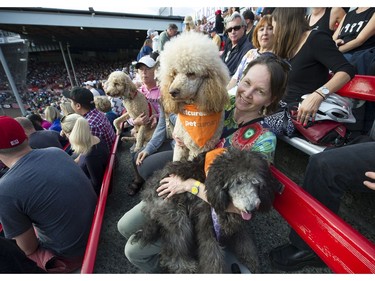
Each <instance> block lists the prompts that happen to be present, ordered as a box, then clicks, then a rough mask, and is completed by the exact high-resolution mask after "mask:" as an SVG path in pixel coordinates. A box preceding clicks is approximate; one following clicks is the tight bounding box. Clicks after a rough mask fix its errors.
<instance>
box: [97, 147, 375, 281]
mask: <svg viewBox="0 0 375 281" xmlns="http://www.w3.org/2000/svg"><path fill="white" fill-rule="evenodd" d="M129 148H130V144H128V143H120V144H119V147H118V153H117V158H116V168H115V171H114V178H113V181H112V182H113V186H112V187H113V189H112V193H111V194H110V195H109V196H108V200H107V208H106V213H105V216H104V221H103V226H102V233H101V237H100V243H99V250H98V254H97V260H96V264H95V273H143V272H141V271H139V270H138V269H137V268H136V267H134V266H133V265H132V264H130V263H129V262H128V260H127V259H126V257H125V256H124V245H125V242H126V240H125V238H124V237H122V236H121V235H120V234H119V232H118V231H117V221H118V220H119V219H120V218H121V217H122V215H123V214H124V213H125V212H126V211H128V210H129V209H131V208H132V207H133V206H134V205H135V204H137V203H138V202H139V200H140V199H139V195H136V196H135V197H130V196H128V195H127V193H126V191H125V189H126V186H127V185H128V184H129V183H130V182H131V181H132V179H133V170H132V169H133V168H132V166H131V162H130V153H129ZM307 161H308V157H307V155H305V154H304V153H302V152H300V151H298V150H296V149H294V148H292V147H290V146H289V145H287V144H285V143H283V142H282V141H279V143H278V150H277V154H276V157H275V165H276V166H277V167H278V168H279V169H280V170H281V171H283V172H284V173H286V174H287V175H288V176H289V177H290V178H291V179H293V180H294V181H295V182H297V183H299V184H300V183H301V181H302V178H303V174H304V170H305V167H306V164H307ZM374 199H375V194H374V193H372V194H371V196H369V195H368V194H367V195H363V194H348V195H346V196H345V198H344V199H343V203H342V207H341V209H340V216H341V217H342V218H344V220H346V221H347V222H348V223H349V224H351V225H353V226H355V228H356V229H357V230H359V231H360V232H361V233H363V234H364V235H365V236H366V237H367V238H368V239H370V240H371V241H372V242H374V243H375V227H374V221H375V209H374V208H373V207H372V206H373V202H374ZM249 233H250V235H252V236H253V237H254V239H255V243H256V245H257V246H258V252H259V255H260V261H261V272H262V273H280V274H281V273H285V272H283V271H277V270H275V269H273V268H272V267H271V265H270V261H269V258H268V253H269V251H270V250H271V249H272V248H274V247H276V246H279V245H282V244H284V243H286V242H287V241H288V233H289V226H288V224H287V223H286V222H285V220H284V219H283V218H282V217H281V216H280V215H279V213H278V212H277V211H275V210H272V211H271V212H269V213H267V214H257V215H256V216H254V218H253V219H252V220H251V222H250V223H249ZM294 273H332V272H331V270H330V269H329V268H327V267H324V268H312V267H306V268H304V269H302V270H299V271H296V272H294Z"/></svg>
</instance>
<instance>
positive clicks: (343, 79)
mask: <svg viewBox="0 0 375 281" xmlns="http://www.w3.org/2000/svg"><path fill="white" fill-rule="evenodd" d="M350 79H351V77H350V76H349V74H347V73H346V72H342V71H340V72H337V73H335V74H334V75H333V77H332V78H331V79H330V80H329V81H328V82H327V83H325V84H324V85H323V86H324V87H326V88H328V89H329V91H330V93H334V92H336V91H337V90H339V89H341V88H342V87H343V86H344V85H345V84H346V83H347V82H349V81H350ZM323 86H322V87H323ZM317 90H318V89H317ZM322 101H323V97H322V96H321V95H320V94H318V93H316V92H313V93H312V94H311V95H309V96H308V97H307V98H305V99H304V100H303V102H302V103H301V105H300V106H299V108H298V114H297V121H298V122H301V123H302V124H303V125H304V126H305V125H307V123H308V121H309V118H310V117H312V118H315V115H316V113H317V112H318V109H319V106H320V104H321V103H322Z"/></svg>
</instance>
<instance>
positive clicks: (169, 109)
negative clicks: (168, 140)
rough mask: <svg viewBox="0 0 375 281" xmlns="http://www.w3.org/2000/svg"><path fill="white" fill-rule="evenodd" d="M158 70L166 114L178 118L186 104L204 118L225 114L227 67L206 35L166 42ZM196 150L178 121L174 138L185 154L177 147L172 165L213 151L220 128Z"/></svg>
mask: <svg viewBox="0 0 375 281" xmlns="http://www.w3.org/2000/svg"><path fill="white" fill-rule="evenodd" d="M159 60H160V67H159V69H158V71H157V77H158V80H159V81H160V90H161V100H162V103H163V106H164V110H165V112H166V113H167V114H168V113H175V114H181V113H182V112H183V110H184V106H185V105H186V104H195V105H196V106H197V109H198V110H199V111H200V112H204V113H207V114H210V113H217V112H224V108H225V105H226V104H227V103H228V102H229V97H228V92H227V90H226V86H227V84H228V82H229V72H228V68H227V66H226V65H225V64H224V62H223V61H222V60H221V58H220V56H219V52H218V49H217V46H216V45H215V44H214V43H213V42H212V40H211V39H210V38H208V36H207V35H203V34H201V33H197V32H184V33H182V34H181V35H179V36H177V37H176V38H172V39H171V41H169V42H167V43H166V45H165V48H164V50H163V52H161V54H160V56H159ZM223 119H224V114H223V116H222V120H221V124H220V125H219V128H217V131H216V132H217V133H216V134H215V135H214V136H213V137H212V138H211V139H210V140H209V141H208V142H207V143H206V145H205V146H204V147H199V146H197V145H196V143H195V142H194V141H193V140H192V139H191V137H190V136H189V134H188V133H187V132H186V131H185V129H184V128H183V126H182V124H181V121H180V119H179V118H177V121H176V125H175V128H174V135H175V136H177V137H179V138H182V140H183V141H184V144H185V146H186V147H185V151H181V147H179V146H176V149H175V151H174V158H173V160H174V161H178V160H182V159H189V160H191V159H192V158H193V157H195V156H196V155H198V154H199V153H201V152H204V151H208V150H210V149H212V148H213V147H214V146H215V145H216V144H217V142H218V140H219V137H220V134H221V132H222V128H223Z"/></svg>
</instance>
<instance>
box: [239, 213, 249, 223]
mask: <svg viewBox="0 0 375 281" xmlns="http://www.w3.org/2000/svg"><path fill="white" fill-rule="evenodd" d="M241 216H242V219H244V220H247V221H248V220H250V219H251V213H246V212H241Z"/></svg>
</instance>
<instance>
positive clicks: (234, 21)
mask: <svg viewBox="0 0 375 281" xmlns="http://www.w3.org/2000/svg"><path fill="white" fill-rule="evenodd" d="M245 30H246V22H245V19H244V18H243V16H242V15H241V14H239V13H237V12H234V13H233V14H232V15H231V16H230V18H229V19H228V22H227V23H226V33H227V34H228V38H229V39H228V40H227V42H226V45H225V49H224V52H223V54H222V55H221V59H222V60H223V61H224V63H225V64H226V65H227V67H228V69H229V75H230V76H231V77H232V76H233V74H234V73H235V72H236V70H237V67H238V65H239V63H240V62H241V59H242V57H243V56H244V55H245V54H246V53H247V51H249V50H250V49H251V48H252V45H251V43H250V42H249V40H248V38H247V36H246V33H245Z"/></svg>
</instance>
